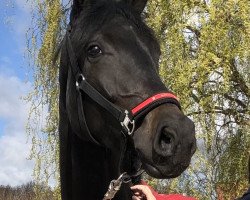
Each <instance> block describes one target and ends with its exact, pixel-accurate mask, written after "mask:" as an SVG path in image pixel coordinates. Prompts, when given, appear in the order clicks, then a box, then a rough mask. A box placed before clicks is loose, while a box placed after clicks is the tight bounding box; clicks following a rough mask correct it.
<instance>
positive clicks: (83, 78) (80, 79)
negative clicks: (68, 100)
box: [76, 74, 86, 89]
mask: <svg viewBox="0 0 250 200" xmlns="http://www.w3.org/2000/svg"><path fill="white" fill-rule="evenodd" d="M85 80H86V79H85V77H84V76H83V74H79V75H78V77H77V80H76V88H77V89H79V86H80V84H81V82H82V81H85Z"/></svg>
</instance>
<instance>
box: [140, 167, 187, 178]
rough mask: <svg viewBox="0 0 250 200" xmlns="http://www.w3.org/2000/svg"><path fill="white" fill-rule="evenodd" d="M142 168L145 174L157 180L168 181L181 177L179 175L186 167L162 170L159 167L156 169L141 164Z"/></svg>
mask: <svg viewBox="0 0 250 200" xmlns="http://www.w3.org/2000/svg"><path fill="white" fill-rule="evenodd" d="M142 167H143V169H144V170H145V172H146V173H147V174H148V175H150V176H152V177H154V178H157V179H169V178H176V177H178V176H180V175H181V173H182V172H183V171H184V170H185V169H186V168H187V167H175V168H173V169H172V170H166V169H165V170H164V169H161V168H162V166H161V167H157V166H154V165H151V164H149V163H142Z"/></svg>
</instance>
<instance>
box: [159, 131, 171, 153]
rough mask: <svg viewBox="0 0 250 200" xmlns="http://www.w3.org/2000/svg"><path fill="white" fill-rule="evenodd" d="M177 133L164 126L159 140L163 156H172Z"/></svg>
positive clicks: (160, 151)
mask: <svg viewBox="0 0 250 200" xmlns="http://www.w3.org/2000/svg"><path fill="white" fill-rule="evenodd" d="M174 136H175V134H174V133H173V131H171V130H169V129H168V128H166V127H165V128H163V129H162V130H161V132H160V137H159V140H158V145H159V146H158V148H157V149H158V153H159V154H160V155H162V156H172V155H173V149H174V141H175V137H174Z"/></svg>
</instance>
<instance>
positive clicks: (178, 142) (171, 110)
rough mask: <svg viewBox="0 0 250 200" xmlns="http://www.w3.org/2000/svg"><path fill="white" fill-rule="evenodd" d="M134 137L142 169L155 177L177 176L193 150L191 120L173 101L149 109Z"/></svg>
mask: <svg viewBox="0 0 250 200" xmlns="http://www.w3.org/2000/svg"><path fill="white" fill-rule="evenodd" d="M133 138H134V144H135V148H136V149H137V151H138V153H139V157H140V159H141V161H142V166H143V168H144V170H145V171H146V172H147V173H148V174H149V175H151V176H153V177H155V178H173V177H177V176H179V175H180V174H181V173H182V172H183V171H184V170H185V169H186V168H187V167H188V166H189V164H190V161H191V157H192V155H193V154H194V152H195V150H196V139H195V129H194V124H193V122H192V121H191V120H190V119H189V118H187V117H186V116H185V115H183V113H182V112H181V111H180V110H179V109H178V108H177V107H176V106H175V105H161V106H159V107H158V108H156V109H154V110H152V112H150V113H149V114H148V115H147V116H146V117H145V119H144V121H143V122H142V125H141V127H140V128H139V129H138V130H137V131H136V132H135V135H134V137H133Z"/></svg>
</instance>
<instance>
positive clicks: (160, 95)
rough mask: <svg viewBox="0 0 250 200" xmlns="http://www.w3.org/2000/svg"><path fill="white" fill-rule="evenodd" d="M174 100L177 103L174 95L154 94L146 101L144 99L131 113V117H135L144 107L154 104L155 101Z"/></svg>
mask: <svg viewBox="0 0 250 200" xmlns="http://www.w3.org/2000/svg"><path fill="white" fill-rule="evenodd" d="M169 98H171V99H175V100H176V101H177V102H178V99H177V97H176V96H175V95H173V94H172V93H160V94H156V95H154V96H152V97H149V98H148V99H146V100H145V101H143V102H142V103H140V104H139V105H138V106H136V107H134V108H133V109H132V110H131V112H132V114H133V115H136V114H137V113H138V112H140V111H141V110H142V109H144V108H145V107H147V106H149V105H150V104H152V103H154V102H155V101H158V100H161V99H169Z"/></svg>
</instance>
